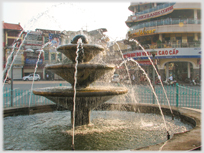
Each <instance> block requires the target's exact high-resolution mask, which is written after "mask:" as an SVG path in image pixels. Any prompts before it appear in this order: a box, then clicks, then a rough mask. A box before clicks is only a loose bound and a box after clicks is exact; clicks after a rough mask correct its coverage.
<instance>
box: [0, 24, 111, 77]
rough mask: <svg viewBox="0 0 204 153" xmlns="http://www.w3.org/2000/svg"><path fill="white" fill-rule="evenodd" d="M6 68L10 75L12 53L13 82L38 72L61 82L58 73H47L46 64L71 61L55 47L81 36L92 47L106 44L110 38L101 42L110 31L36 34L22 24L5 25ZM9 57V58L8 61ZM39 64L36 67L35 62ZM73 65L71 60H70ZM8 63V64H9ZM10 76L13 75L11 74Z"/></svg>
mask: <svg viewBox="0 0 204 153" xmlns="http://www.w3.org/2000/svg"><path fill="white" fill-rule="evenodd" d="M3 31H4V32H3V69H4V71H5V74H7V69H9V66H10V63H11V62H12V57H11V56H10V54H11V53H12V52H13V57H15V59H14V63H13V79H14V80H22V77H23V76H27V75H29V74H31V73H34V72H36V73H37V74H39V75H40V77H41V79H47V80H53V79H55V80H61V79H62V78H61V77H59V76H57V75H56V74H54V73H52V72H50V71H47V70H46V69H45V65H47V64H56V63H62V62H64V61H66V62H67V60H68V62H69V59H67V58H66V56H65V55H64V54H61V53H60V52H57V50H56V48H57V47H58V46H60V45H65V44H70V43H71V40H72V39H73V38H74V37H75V36H76V35H78V34H84V35H86V36H87V37H88V41H89V44H102V45H103V46H104V47H106V45H107V41H108V40H109V39H106V41H104V39H102V38H103V37H104V36H105V34H104V32H106V31H107V30H106V29H104V28H101V29H96V30H92V31H85V30H83V31H57V30H49V29H35V31H28V32H25V31H24V30H23V28H22V27H21V26H20V24H10V23H4V22H3ZM41 50H43V52H40V51H41ZM9 57H10V58H9ZM37 62H38V65H37V66H36V63H37ZM70 62H71V61H70ZM6 63H9V64H6ZM9 77H11V72H10V73H9Z"/></svg>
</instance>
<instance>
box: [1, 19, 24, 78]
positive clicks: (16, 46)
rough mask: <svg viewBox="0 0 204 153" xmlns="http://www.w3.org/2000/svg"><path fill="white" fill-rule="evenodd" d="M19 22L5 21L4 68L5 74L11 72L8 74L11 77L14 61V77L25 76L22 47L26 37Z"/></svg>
mask: <svg viewBox="0 0 204 153" xmlns="http://www.w3.org/2000/svg"><path fill="white" fill-rule="evenodd" d="M22 30H23V28H22V27H21V25H20V23H19V24H13V23H5V22H3V39H2V40H3V53H2V54H3V69H4V70H5V72H4V74H7V71H8V72H9V74H8V76H9V77H11V69H10V64H11V62H12V60H13V59H14V63H13V78H14V79H22V76H23V73H22V71H23V65H24V60H23V58H24V57H23V49H22V48H20V47H21V45H22V42H23V39H24V37H25V32H22Z"/></svg>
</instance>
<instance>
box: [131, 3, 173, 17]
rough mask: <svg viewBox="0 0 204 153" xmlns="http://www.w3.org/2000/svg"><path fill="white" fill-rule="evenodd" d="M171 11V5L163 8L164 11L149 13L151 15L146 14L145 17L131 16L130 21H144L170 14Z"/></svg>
mask: <svg viewBox="0 0 204 153" xmlns="http://www.w3.org/2000/svg"><path fill="white" fill-rule="evenodd" d="M173 9H174V7H173V5H172V6H170V7H167V8H165V9H162V10H158V11H155V12H151V13H148V14H145V15H140V16H137V17H136V16H135V17H134V16H133V17H132V20H144V19H148V18H152V17H156V16H160V15H164V14H167V13H171V12H172V11H173Z"/></svg>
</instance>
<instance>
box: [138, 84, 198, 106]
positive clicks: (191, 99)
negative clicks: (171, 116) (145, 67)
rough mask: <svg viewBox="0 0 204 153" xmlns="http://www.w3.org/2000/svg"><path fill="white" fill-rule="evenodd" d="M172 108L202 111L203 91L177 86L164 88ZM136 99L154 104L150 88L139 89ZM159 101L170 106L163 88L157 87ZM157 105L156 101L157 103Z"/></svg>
mask: <svg viewBox="0 0 204 153" xmlns="http://www.w3.org/2000/svg"><path fill="white" fill-rule="evenodd" d="M164 88H165V91H166V94H167V97H168V100H169V103H170V106H176V107H189V108H196V109H201V91H200V90H196V89H192V88H190V87H186V86H181V85H178V84H177V85H175V86H164ZM138 89H139V90H138ZM138 89H137V88H136V89H135V90H137V94H136V98H137V101H138V102H139V103H147V104H152V103H153V92H152V89H150V88H148V87H145V86H143V87H141V86H140V87H138ZM155 92H156V95H157V97H158V101H159V103H160V104H161V105H168V101H167V99H166V96H165V93H164V91H163V88H162V87H161V86H156V87H155ZM155 103H156V101H155Z"/></svg>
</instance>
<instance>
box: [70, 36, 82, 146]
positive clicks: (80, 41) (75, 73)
mask: <svg viewBox="0 0 204 153" xmlns="http://www.w3.org/2000/svg"><path fill="white" fill-rule="evenodd" d="M77 44H78V45H77V51H76V55H77V56H76V58H75V62H76V63H75V72H74V86H73V87H74V98H73V122H72V130H73V131H72V150H74V130H75V101H76V84H77V66H78V57H79V51H81V50H82V52H83V48H82V45H83V44H82V39H81V38H80V39H78V41H77Z"/></svg>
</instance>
